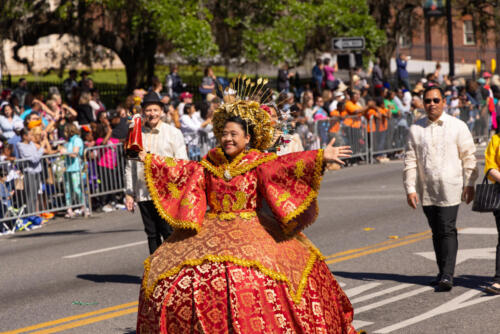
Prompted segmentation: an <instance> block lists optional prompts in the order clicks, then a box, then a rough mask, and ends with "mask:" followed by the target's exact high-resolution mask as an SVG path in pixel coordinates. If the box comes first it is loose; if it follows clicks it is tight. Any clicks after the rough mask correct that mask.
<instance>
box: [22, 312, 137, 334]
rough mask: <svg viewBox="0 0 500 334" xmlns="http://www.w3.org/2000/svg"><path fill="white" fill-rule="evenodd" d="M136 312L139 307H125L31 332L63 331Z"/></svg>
mask: <svg viewBox="0 0 500 334" xmlns="http://www.w3.org/2000/svg"><path fill="white" fill-rule="evenodd" d="M135 312H137V307H132V308H127V309H124V310H121V311H118V312H113V313H108V314H104V315H101V316H98V317H92V318H88V319H83V320H79V321H75V322H70V323H67V324H64V325H61V326H57V327H52V328H48V329H44V330H41V331H37V332H31V333H30V334H51V333H57V332H61V331H64V330H67V329H71V328H75V327H81V326H85V325H89V324H93V323H95V322H99V321H103V320H107V319H111V318H116V317H121V316H123V315H126V314H130V313H135Z"/></svg>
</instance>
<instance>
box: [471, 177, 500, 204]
mask: <svg viewBox="0 0 500 334" xmlns="http://www.w3.org/2000/svg"><path fill="white" fill-rule="evenodd" d="M490 170H491V169H489V170H488V171H487V172H486V174H485V175H484V179H483V182H482V183H481V184H477V185H476V193H475V195H474V202H473V203H472V211H476V212H493V211H496V210H500V184H499V183H488V174H489V173H490Z"/></svg>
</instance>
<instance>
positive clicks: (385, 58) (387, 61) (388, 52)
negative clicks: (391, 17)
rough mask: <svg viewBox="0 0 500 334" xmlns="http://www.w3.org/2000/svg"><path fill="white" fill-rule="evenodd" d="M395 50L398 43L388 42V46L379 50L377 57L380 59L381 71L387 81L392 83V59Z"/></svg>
mask: <svg viewBox="0 0 500 334" xmlns="http://www.w3.org/2000/svg"><path fill="white" fill-rule="evenodd" d="M394 50H396V43H394V42H393V41H391V40H389V41H387V44H386V45H384V46H383V47H380V48H379V49H378V50H377V56H378V57H379V59H380V69H381V70H382V73H383V75H384V78H385V80H386V81H390V79H391V57H392V56H393V54H394Z"/></svg>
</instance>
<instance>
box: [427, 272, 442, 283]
mask: <svg viewBox="0 0 500 334" xmlns="http://www.w3.org/2000/svg"><path fill="white" fill-rule="evenodd" d="M439 281H441V274H438V275H437V276H436V279H434V280H432V281H430V282H429V285H430V286H437V285H438V284H439Z"/></svg>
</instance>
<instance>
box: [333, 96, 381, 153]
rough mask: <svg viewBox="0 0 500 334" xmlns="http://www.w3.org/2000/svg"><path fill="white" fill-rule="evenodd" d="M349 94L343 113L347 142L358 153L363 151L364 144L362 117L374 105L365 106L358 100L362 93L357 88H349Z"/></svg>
mask: <svg viewBox="0 0 500 334" xmlns="http://www.w3.org/2000/svg"><path fill="white" fill-rule="evenodd" d="M348 95H349V100H348V101H347V102H346V103H345V107H344V112H343V113H342V114H341V115H342V117H344V125H345V126H346V137H347V143H348V144H349V145H350V146H351V149H352V151H353V152H354V154H356V153H359V152H361V151H362V149H361V147H362V145H363V144H364V142H363V137H362V132H361V117H362V116H363V115H364V114H365V113H366V112H367V111H368V110H369V109H370V108H372V107H373V105H367V106H365V107H363V106H362V105H361V104H360V103H359V102H358V101H359V98H360V96H361V94H360V92H359V90H357V89H353V90H348Z"/></svg>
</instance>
